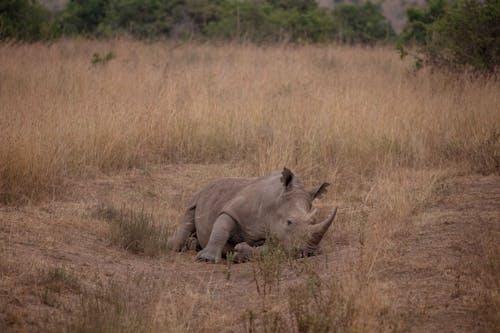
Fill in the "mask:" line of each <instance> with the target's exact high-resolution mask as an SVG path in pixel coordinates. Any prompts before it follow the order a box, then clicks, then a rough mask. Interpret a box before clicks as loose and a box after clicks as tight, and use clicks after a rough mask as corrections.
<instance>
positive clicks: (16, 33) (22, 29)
mask: <svg viewBox="0 0 500 333" xmlns="http://www.w3.org/2000/svg"><path fill="white" fill-rule="evenodd" d="M50 29H51V28H50V24H49V12H48V11H47V10H45V9H44V8H43V7H42V6H40V5H39V4H38V3H37V2H36V1H34V0H9V1H0V40H5V39H14V40H25V41H35V40H39V39H45V38H48V37H49V35H50Z"/></svg>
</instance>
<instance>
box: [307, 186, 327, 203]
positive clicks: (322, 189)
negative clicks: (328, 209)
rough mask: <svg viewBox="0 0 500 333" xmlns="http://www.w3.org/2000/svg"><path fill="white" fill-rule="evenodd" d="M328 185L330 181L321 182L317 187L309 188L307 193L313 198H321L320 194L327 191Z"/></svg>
mask: <svg viewBox="0 0 500 333" xmlns="http://www.w3.org/2000/svg"><path fill="white" fill-rule="evenodd" d="M328 186H330V183H323V184H321V185H320V186H318V187H317V188H315V189H312V190H310V191H309V194H310V195H311V197H312V198H313V200H314V199H319V198H321V196H322V195H323V194H325V193H326V192H327V188H328Z"/></svg>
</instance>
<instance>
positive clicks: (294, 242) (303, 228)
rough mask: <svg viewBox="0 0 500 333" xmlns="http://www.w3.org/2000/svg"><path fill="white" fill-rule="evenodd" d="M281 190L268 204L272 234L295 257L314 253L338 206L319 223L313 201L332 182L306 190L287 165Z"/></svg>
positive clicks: (282, 176)
mask: <svg viewBox="0 0 500 333" xmlns="http://www.w3.org/2000/svg"><path fill="white" fill-rule="evenodd" d="M280 181H281V189H280V191H278V195H277V197H276V199H275V200H272V201H271V202H269V203H268V205H267V206H268V207H266V208H267V209H266V210H267V214H268V216H267V217H266V218H265V220H267V223H266V225H267V227H268V233H269V234H270V236H271V237H273V238H275V239H276V240H278V241H279V243H280V244H281V245H282V246H283V247H284V248H285V249H286V250H287V251H289V252H290V253H291V254H293V255H295V256H309V255H312V254H313V253H314V252H315V251H316V250H317V248H318V246H319V243H320V241H321V239H322V238H323V236H324V235H325V233H326V231H327V230H328V228H329V227H330V225H331V224H332V222H333V220H334V219H335V215H336V212H337V209H336V208H335V209H334V210H333V211H332V213H331V214H330V215H329V216H328V217H327V218H326V219H324V220H323V221H321V222H319V223H317V209H316V208H313V207H312V202H313V201H314V200H315V199H317V198H320V197H321V196H322V195H323V194H324V193H326V191H327V187H328V186H329V185H330V184H329V183H323V184H321V185H320V186H318V187H317V188H314V189H311V190H306V189H304V188H303V186H302V183H301V181H300V179H299V178H298V177H297V176H295V175H294V174H293V173H292V172H291V171H290V170H289V169H287V168H284V169H283V171H282V173H281V177H280Z"/></svg>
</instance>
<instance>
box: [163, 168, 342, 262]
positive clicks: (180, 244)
mask: <svg viewBox="0 0 500 333" xmlns="http://www.w3.org/2000/svg"><path fill="white" fill-rule="evenodd" d="M329 185H330V184H328V183H323V184H321V185H320V186H318V187H317V188H314V189H311V190H305V189H304V187H303V185H302V182H301V180H300V178H299V177H298V176H296V175H294V174H293V173H292V172H291V171H290V170H289V169H287V168H284V169H283V171H282V172H276V173H273V174H271V175H269V176H265V177H258V178H222V179H219V180H216V181H213V182H211V183H209V184H208V185H206V186H205V187H204V188H203V189H201V190H200V191H199V192H197V193H196V194H195V195H194V197H193V199H192V200H191V202H190V204H189V206H188V208H187V210H186V212H185V214H184V217H183V219H182V221H181V223H180V225H179V226H178V227H177V229H176V231H175V232H174V234H173V235H172V237H170V238H169V239H168V241H167V246H168V247H169V248H170V249H172V250H174V251H182V250H183V249H184V248H185V247H186V244H187V243H188V239H190V236H191V235H195V239H196V242H197V246H198V248H201V251H199V252H198V253H197V255H196V258H197V259H198V260H201V261H210V262H216V263H217V262H220V260H221V258H222V257H223V256H225V255H226V254H228V253H229V252H230V251H231V252H233V253H234V254H235V258H236V260H237V261H246V260H249V259H251V257H252V256H254V255H256V254H258V253H260V252H262V251H263V250H264V249H265V246H266V245H265V241H266V239H267V238H270V237H274V239H276V240H277V241H278V242H279V243H280V244H281V245H282V246H283V248H284V249H286V250H287V251H290V253H294V255H298V256H304V255H305V256H308V255H312V254H314V253H315V251H316V250H317V248H318V245H319V242H320V241H321V238H322V237H323V235H324V234H325V232H326V231H327V230H328V228H329V227H330V225H331V224H332V221H333V220H334V218H335V214H336V212H337V209H336V208H335V209H333V211H332V213H331V214H330V215H329V216H328V217H327V218H326V219H325V220H324V221H322V222H320V223H315V222H316V213H317V210H316V209H315V208H312V201H313V200H314V199H316V198H319V197H320V196H321V195H322V194H323V193H325V192H326V190H327V187H328V186H329Z"/></svg>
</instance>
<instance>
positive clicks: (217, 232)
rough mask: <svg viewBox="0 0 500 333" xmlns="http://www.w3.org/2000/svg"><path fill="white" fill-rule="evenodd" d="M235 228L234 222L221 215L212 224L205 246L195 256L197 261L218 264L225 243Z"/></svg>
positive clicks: (230, 218)
mask: <svg viewBox="0 0 500 333" xmlns="http://www.w3.org/2000/svg"><path fill="white" fill-rule="evenodd" d="M235 227H236V221H234V220H233V218H232V217H231V216H229V215H227V214H221V215H220V216H219V217H218V218H217V220H216V221H215V223H214V226H213V228H212V233H211V234H210V239H209V240H208V244H207V246H205V248H204V249H203V250H201V251H200V252H198V254H197V255H196V259H197V260H202V261H211V262H215V263H218V262H220V260H221V257H222V252H223V250H224V248H225V246H226V243H227V241H228V240H229V238H230V237H231V234H232V232H233V230H234V229H235Z"/></svg>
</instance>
